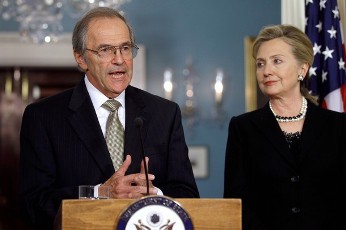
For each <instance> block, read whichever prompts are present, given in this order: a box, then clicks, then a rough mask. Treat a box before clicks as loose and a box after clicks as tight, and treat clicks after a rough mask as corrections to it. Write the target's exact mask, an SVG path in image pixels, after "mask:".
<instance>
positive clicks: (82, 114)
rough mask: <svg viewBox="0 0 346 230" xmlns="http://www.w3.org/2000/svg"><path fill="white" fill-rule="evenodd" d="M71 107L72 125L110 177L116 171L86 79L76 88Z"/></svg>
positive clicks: (70, 119) (70, 118)
mask: <svg viewBox="0 0 346 230" xmlns="http://www.w3.org/2000/svg"><path fill="white" fill-rule="evenodd" d="M69 108H70V109H71V110H72V114H71V116H70V117H69V118H68V119H69V121H70V124H71V126H72V127H73V129H74V130H75V131H76V133H77V135H78V136H79V137H80V139H81V140H82V142H83V143H84V145H85V146H86V148H87V149H88V151H89V153H90V154H91V155H92V156H93V158H94V159H95V161H96V163H97V165H98V166H99V168H100V170H101V171H103V173H104V174H105V175H106V176H107V178H108V177H110V176H111V175H112V174H113V173H114V168H113V165H112V161H111V159H110V157H109V153H108V149H107V145H106V142H105V139H104V137H103V134H102V131H101V128H100V125H99V123H98V119H97V116H96V112H95V110H94V107H93V105H92V102H91V99H90V96H89V94H88V92H87V89H86V86H85V83H84V80H82V81H81V83H80V84H78V85H77V87H76V88H75V89H74V92H73V94H72V97H71V100H70V104H69Z"/></svg>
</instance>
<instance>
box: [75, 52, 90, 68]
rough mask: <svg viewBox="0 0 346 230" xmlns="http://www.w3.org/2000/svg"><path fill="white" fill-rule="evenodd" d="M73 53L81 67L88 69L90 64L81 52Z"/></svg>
mask: <svg viewBox="0 0 346 230" xmlns="http://www.w3.org/2000/svg"><path fill="white" fill-rule="evenodd" d="M73 55H74V59H75V60H76V62H77V63H78V66H79V68H81V69H83V70H85V71H86V70H87V69H88V65H87V64H86V62H85V59H84V57H83V55H82V54H81V53H78V52H73Z"/></svg>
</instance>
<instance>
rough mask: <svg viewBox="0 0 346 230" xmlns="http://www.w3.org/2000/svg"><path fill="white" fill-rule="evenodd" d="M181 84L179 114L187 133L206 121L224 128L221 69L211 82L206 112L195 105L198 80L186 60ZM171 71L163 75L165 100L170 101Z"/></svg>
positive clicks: (223, 79)
mask: <svg viewBox="0 0 346 230" xmlns="http://www.w3.org/2000/svg"><path fill="white" fill-rule="evenodd" d="M182 77H183V81H184V82H183V84H184V97H183V99H182V100H184V102H182V103H181V104H182V105H181V113H182V117H183V120H184V121H185V123H186V125H187V127H188V131H190V132H191V131H192V129H193V128H194V127H195V126H196V124H197V123H198V122H199V121H200V120H206V121H207V122H205V123H206V124H215V123H218V124H220V127H221V128H222V127H224V122H225V119H227V113H226V112H225V111H224V109H223V106H222V104H223V100H224V93H225V92H224V91H225V85H224V81H225V75H224V72H223V70H222V69H217V70H216V75H215V76H214V77H213V78H214V79H215V80H213V82H212V87H213V88H212V91H213V97H212V98H210V99H211V108H208V112H206V113H201V112H200V111H199V108H198V106H197V103H196V95H195V89H196V84H197V83H198V81H199V78H198V77H197V76H196V75H195V73H194V70H193V65H192V61H191V60H188V62H187V64H186V66H185V67H184V69H183V71H182ZM173 88H174V87H173V71H172V70H171V69H169V68H167V69H166V70H165V71H164V73H163V89H164V94H165V98H166V99H168V100H172V97H173V90H174V89H173Z"/></svg>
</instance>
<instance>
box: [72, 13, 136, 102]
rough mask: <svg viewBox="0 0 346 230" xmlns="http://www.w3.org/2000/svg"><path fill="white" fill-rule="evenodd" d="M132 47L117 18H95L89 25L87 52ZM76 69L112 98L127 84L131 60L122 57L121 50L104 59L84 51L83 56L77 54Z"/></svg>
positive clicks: (126, 30)
mask: <svg viewBox="0 0 346 230" xmlns="http://www.w3.org/2000/svg"><path fill="white" fill-rule="evenodd" d="M125 44H131V38H130V32H129V29H128V27H127V26H126V24H125V23H124V22H123V21H122V20H121V19H119V18H95V19H93V20H92V21H91V22H90V23H89V27H88V32H87V36H86V48H87V49H91V50H96V51H99V50H100V48H104V47H109V46H116V47H120V46H122V45H125ZM75 58H76V60H77V62H78V63H79V66H80V67H81V68H83V69H84V70H86V76H87V77H88V79H89V81H90V82H91V84H93V85H94V86H95V87H96V88H97V89H98V90H99V91H100V92H102V93H103V94H104V95H106V96H107V97H108V98H115V97H117V96H118V95H119V94H120V93H121V92H123V91H124V90H125V89H126V87H127V86H128V85H129V84H130V82H131V79H132V73H133V58H132V56H131V55H130V57H128V56H126V55H123V54H121V52H120V49H117V50H116V51H115V53H114V54H113V53H112V54H111V55H108V56H106V57H104V56H100V55H99V54H98V53H97V52H94V51H90V50H86V51H85V54H84V55H80V54H76V53H75Z"/></svg>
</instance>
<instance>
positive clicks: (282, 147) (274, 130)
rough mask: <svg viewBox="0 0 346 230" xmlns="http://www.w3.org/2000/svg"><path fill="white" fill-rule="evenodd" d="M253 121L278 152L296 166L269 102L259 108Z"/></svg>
mask: <svg viewBox="0 0 346 230" xmlns="http://www.w3.org/2000/svg"><path fill="white" fill-rule="evenodd" d="M252 121H253V123H254V124H255V126H257V127H258V128H259V130H260V132H262V133H263V136H264V137H265V138H266V139H268V140H269V141H270V142H271V143H272V145H273V146H274V148H276V150H277V151H278V153H279V154H280V155H282V157H283V158H284V159H285V160H287V161H288V162H289V163H290V164H291V165H292V166H293V167H296V163H295V161H294V158H293V156H292V154H291V152H290V150H289V148H288V145H287V142H286V140H285V138H284V135H283V133H282V131H281V129H280V126H279V124H278V123H277V121H276V120H275V117H274V115H273V114H272V112H271V111H270V108H269V104H268V103H267V104H266V105H265V106H264V107H263V108H262V109H260V110H259V116H257V115H256V116H253V117H252Z"/></svg>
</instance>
